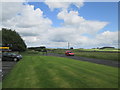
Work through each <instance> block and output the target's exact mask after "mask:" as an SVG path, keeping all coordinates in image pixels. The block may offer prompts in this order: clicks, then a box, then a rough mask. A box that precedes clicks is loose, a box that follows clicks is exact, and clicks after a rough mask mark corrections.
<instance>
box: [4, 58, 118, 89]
mask: <svg viewBox="0 0 120 90" xmlns="http://www.w3.org/2000/svg"><path fill="white" fill-rule="evenodd" d="M117 87H118V68H114V67H110V66H105V65H99V64H94V63H89V62H83V61H77V60H74V59H68V58H62V57H53V56H24V58H23V60H21V61H20V62H18V63H17V65H16V66H15V67H14V68H13V70H12V71H11V72H10V73H9V74H8V75H7V77H5V79H4V80H3V88H117Z"/></svg>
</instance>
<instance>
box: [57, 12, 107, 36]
mask: <svg viewBox="0 0 120 90" xmlns="http://www.w3.org/2000/svg"><path fill="white" fill-rule="evenodd" d="M58 18H59V19H63V20H64V26H66V27H67V26H69V27H75V28H76V30H77V32H78V33H90V34H94V33H96V32H97V31H99V30H100V29H102V28H104V27H105V26H106V25H107V24H108V22H102V21H90V20H86V19H84V18H83V17H81V16H79V13H78V12H77V11H70V12H68V11H67V10H63V11H61V12H60V13H59V14H58Z"/></svg>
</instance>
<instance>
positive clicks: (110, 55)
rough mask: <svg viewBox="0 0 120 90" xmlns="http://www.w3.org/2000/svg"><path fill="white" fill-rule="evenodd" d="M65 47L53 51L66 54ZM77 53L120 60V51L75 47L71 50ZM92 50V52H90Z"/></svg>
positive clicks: (77, 54)
mask: <svg viewBox="0 0 120 90" xmlns="http://www.w3.org/2000/svg"><path fill="white" fill-rule="evenodd" d="M65 51H66V50H65V49H56V50H54V52H53V53H58V54H65ZM70 51H72V52H74V53H75V56H81V57H88V58H96V59H105V60H114V61H119V58H118V56H119V55H120V53H117V52H113V53H110V52H95V51H90V50H89V49H86V50H83V51H84V52H83V51H81V50H79V49H73V50H70ZM88 51H90V52H88Z"/></svg>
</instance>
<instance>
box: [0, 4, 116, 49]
mask: <svg viewBox="0 0 120 90" xmlns="http://www.w3.org/2000/svg"><path fill="white" fill-rule="evenodd" d="M46 3H47V5H48V6H49V7H50V8H51V10H53V9H54V8H61V9H62V10H61V11H60V12H59V13H58V15H57V16H58V18H59V19H62V20H64V23H63V24H62V26H61V27H56V28H55V27H53V26H52V21H51V20H50V19H49V18H45V17H44V16H43V11H41V10H40V9H39V8H38V9H36V10H34V6H32V5H23V4H22V3H6V4H5V5H3V23H2V24H3V27H7V28H11V29H15V30H16V31H17V32H19V33H20V35H21V36H22V38H23V39H24V40H25V42H26V43H27V45H28V46H40V45H46V46H47V47H67V42H70V45H71V46H74V47H97V46H102V45H111V46H112V45H117V40H118V38H117V37H116V36H117V33H118V32H110V31H105V32H103V33H101V34H96V33H97V32H98V31H99V30H101V29H103V28H104V27H105V26H106V25H107V24H108V22H104V21H91V20H86V19H85V18H84V17H82V16H80V15H79V13H78V12H77V11H70V12H68V11H67V8H68V7H69V5H70V4H71V3H66V2H64V3H63V2H61V3H60V2H55V3H54V2H51V3H50V2H46ZM7 5H8V8H9V11H8V12H6V11H5V10H6V9H7ZM74 5H76V6H77V7H78V8H80V7H81V6H82V5H83V2H80V3H74ZM18 6H21V8H20V7H18ZM10 8H11V9H10ZM7 15H9V16H8V17H7ZM83 34H90V35H95V36H94V38H90V37H87V36H84V35H83Z"/></svg>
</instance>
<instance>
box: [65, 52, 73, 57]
mask: <svg viewBox="0 0 120 90" xmlns="http://www.w3.org/2000/svg"><path fill="white" fill-rule="evenodd" d="M65 55H66V56H74V53H72V52H71V51H66V52H65Z"/></svg>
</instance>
